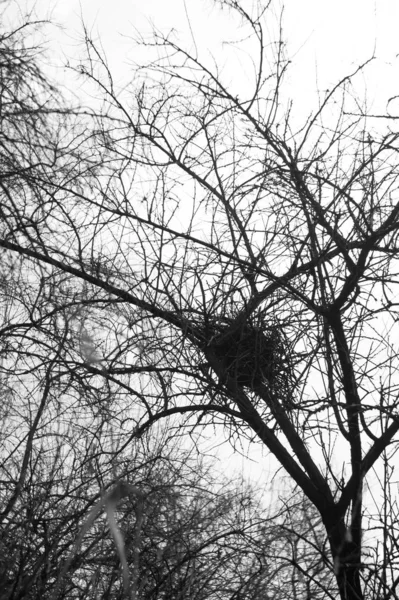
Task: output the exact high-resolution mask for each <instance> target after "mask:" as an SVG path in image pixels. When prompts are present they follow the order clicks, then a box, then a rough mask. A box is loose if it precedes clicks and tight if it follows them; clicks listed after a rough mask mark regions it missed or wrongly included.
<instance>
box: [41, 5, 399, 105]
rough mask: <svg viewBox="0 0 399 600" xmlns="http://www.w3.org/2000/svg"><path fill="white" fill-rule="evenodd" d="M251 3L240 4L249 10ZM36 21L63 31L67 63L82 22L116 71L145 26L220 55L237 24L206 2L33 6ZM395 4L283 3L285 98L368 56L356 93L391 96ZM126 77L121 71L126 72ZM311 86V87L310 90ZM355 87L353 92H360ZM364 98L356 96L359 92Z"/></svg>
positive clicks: (324, 83) (323, 84)
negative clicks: (287, 64) (46, 20)
mask: <svg viewBox="0 0 399 600" xmlns="http://www.w3.org/2000/svg"><path fill="white" fill-rule="evenodd" d="M253 4H254V2H253V0H244V6H246V7H248V8H250V7H251V6H252V5H253ZM282 4H283V3H282V2H274V3H273V6H274V14H275V18H270V19H269V23H270V35H272V34H273V28H274V30H275V27H276V22H277V16H278V15H279V13H280V12H281V9H282ZM36 7H37V11H38V13H39V14H40V13H42V14H43V12H45V13H47V14H48V13H49V10H50V11H51V14H52V18H53V19H54V20H56V21H57V22H59V23H60V24H61V25H62V26H63V27H64V28H65V29H64V34H63V35H62V36H61V35H60V36H59V37H58V43H59V49H61V50H62V51H63V52H64V53H65V55H66V56H68V57H71V56H74V55H75V56H76V55H77V54H78V53H79V44H78V40H79V37H80V34H81V30H82V27H81V22H82V18H83V20H84V22H85V24H86V26H87V27H88V29H89V31H90V32H91V34H92V35H93V37H94V38H96V39H101V43H102V45H103V47H104V49H105V52H106V54H107V56H108V58H109V60H110V63H111V66H113V68H114V69H115V70H118V69H121V72H122V71H123V66H124V64H125V62H126V59H127V57H130V58H134V59H138V60H140V56H138V54H137V53H138V51H137V49H136V50H135V54H134V56H132V44H131V42H130V39H129V38H130V37H131V36H132V35H134V30H135V29H136V30H138V31H140V32H142V33H145V32H149V31H150V29H151V23H153V24H154V25H155V26H156V27H157V28H159V29H161V30H162V31H164V32H166V31H169V30H171V29H175V30H177V32H178V33H179V36H180V39H181V40H182V42H184V44H185V47H188V46H190V45H191V48H193V40H195V43H196V45H197V46H198V48H200V51H202V52H206V49H207V48H210V49H211V51H212V52H213V53H214V54H215V53H216V54H217V52H220V51H221V50H220V41H221V40H222V39H224V38H225V39H234V38H236V39H237V38H238V37H239V35H238V34H239V33H240V32H239V27H238V26H239V22H238V21H237V20H234V19H232V18H231V17H229V15H228V12H227V11H226V10H224V11H223V12H222V11H220V10H219V9H218V8H217V7H215V3H214V1H213V0H68V1H61V0H58V1H56V0H53V2H50V4H49V2H48V0H38V1H37V2H36ZM398 22H399V3H398V2H397V0H334V2H327V1H325V0H301V1H300V2H299V1H298V0H286V1H285V2H284V13H283V35H284V38H285V39H286V40H287V42H288V48H287V52H288V54H289V56H290V57H291V58H292V59H293V66H292V68H291V71H290V84H291V89H292V95H293V96H297V97H298V101H299V99H300V97H303V99H304V100H305V102H306V101H307V100H308V98H307V96H308V94H310V93H311V90H312V89H314V88H315V87H316V86H317V87H318V88H319V89H320V90H324V89H326V88H328V87H330V86H331V85H333V84H334V83H335V82H336V81H337V80H338V79H339V78H342V77H343V76H345V75H347V74H348V73H350V72H352V71H353V69H354V68H355V67H356V66H357V65H358V64H359V63H361V62H363V61H365V60H367V59H369V58H370V57H371V56H372V55H373V54H376V55H377V57H378V58H379V60H378V61H376V63H375V65H374V66H371V67H370V68H369V69H368V71H367V76H366V79H365V81H364V84H363V85H367V94H368V97H369V98H370V100H371V101H374V102H376V103H377V104H379V103H380V102H381V100H382V98H384V100H385V98H387V97H388V98H389V97H390V96H392V95H394V94H395V93H397V90H396V87H395V86H396V82H397V81H399V78H398V66H399V61H398V59H397V57H396V55H397V54H398V53H399V37H398V35H397V23H398ZM125 72H126V70H125ZM316 81H317V83H316ZM361 85H362V84H361V82H359V86H361ZM361 93H363V90H362V91H361Z"/></svg>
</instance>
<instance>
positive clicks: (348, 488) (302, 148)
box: [0, 0, 399, 600]
mask: <svg viewBox="0 0 399 600" xmlns="http://www.w3.org/2000/svg"><path fill="white" fill-rule="evenodd" d="M219 4H221V5H223V6H224V7H229V8H230V9H231V11H232V13H233V14H235V15H238V16H239V17H240V19H241V24H242V25H241V26H242V28H243V33H245V35H251V36H253V40H254V44H256V47H257V54H256V55H254V56H253V63H254V65H255V66H256V72H255V76H254V79H253V84H252V86H249V85H248V86H247V87H246V88H245V89H243V90H242V92H240V93H239V94H238V95H237V91H236V89H237V86H236V85H234V83H232V82H231V81H229V78H228V77H226V76H225V73H224V71H223V69H221V68H219V67H218V65H217V64H216V63H215V64H214V66H213V67H210V66H209V65H208V62H206V61H202V59H201V57H200V56H198V55H197V54H196V53H195V52H193V53H190V52H189V51H188V50H186V49H185V48H184V47H180V45H179V42H178V41H177V40H176V39H175V37H174V35H173V34H171V35H170V36H163V35H162V34H161V33H159V32H158V33H155V34H154V37H153V38H152V40H151V41H148V40H147V41H145V40H141V43H144V44H146V45H147V46H148V47H150V49H151V51H152V52H155V53H156V59H155V60H152V61H151V62H150V63H149V64H148V65H146V66H144V67H140V68H138V67H137V70H136V73H135V77H134V78H133V79H132V83H131V85H130V87H128V88H127V89H126V88H124V89H122V90H119V89H118V86H117V83H116V82H115V81H114V79H113V74H112V72H111V71H110V70H109V68H108V65H107V61H106V57H105V56H103V55H102V53H101V50H100V48H99V47H98V46H97V45H96V44H95V43H94V42H93V40H92V39H91V38H90V36H89V34H88V33H87V31H86V38H85V39H86V57H85V58H83V59H82V62H81V64H80V65H79V69H78V71H79V76H80V77H81V78H82V80H83V81H86V82H87V84H88V85H90V90H92V89H93V86H95V89H97V94H98V96H99V97H100V98H101V102H100V103H96V105H95V106H94V105H93V106H86V107H76V106H70V105H68V103H66V102H64V101H63V100H62V98H61V96H60V95H59V94H58V92H57V86H56V85H55V84H52V83H49V82H48V79H47V78H46V77H45V75H44V74H43V70H41V69H40V67H39V62H38V58H37V56H36V54H35V51H34V50H32V49H31V48H29V47H27V46H26V45H24V43H23V39H24V38H23V33H24V31H23V28H22V29H21V28H18V29H16V30H15V31H14V32H13V33H9V32H3V34H2V36H1V40H0V42H1V48H0V56H1V72H2V78H1V82H0V85H1V88H0V94H1V132H0V153H1V165H0V193H1V208H0V211H1V213H0V216H1V234H0V248H2V279H1V285H0V293H1V295H2V312H3V315H2V327H1V335H0V343H1V360H2V362H1V378H2V389H1V394H2V396H3V398H4V401H3V408H2V410H3V411H4V421H5V424H6V426H5V427H4V428H3V431H2V437H3V440H4V451H5V454H4V456H5V458H4V462H3V465H4V467H3V468H4V469H5V471H6V472H7V473H8V475H7V476H5V480H6V487H7V490H8V491H7V492H6V493H5V496H4V509H3V513H2V514H3V518H5V519H7V518H8V516H9V515H10V514H12V512H13V510H14V508H15V507H17V506H18V502H19V501H20V499H21V497H22V496H21V494H22V490H23V488H24V485H25V484H26V481H27V477H28V473H29V472H30V469H32V468H33V467H32V461H33V462H34V461H35V460H39V458H38V457H39V455H40V453H47V452H55V451H56V450H55V449H56V448H60V449H61V446H59V445H57V436H62V437H63V438H64V439H66V438H67V437H68V436H69V435H71V436H72V437H71V439H75V437H74V436H76V435H77V434H76V429H75V427H76V424H79V429H80V430H81V431H82V430H84V429H87V430H90V431H91V432H93V431H95V439H96V443H97V444H98V445H99V447H101V451H102V452H103V453H105V454H107V455H108V454H109V455H110V456H111V455H112V460H114V461H117V460H118V458H119V457H123V456H125V453H126V452H128V451H129V448H131V447H132V446H133V445H134V444H135V443H136V440H140V439H141V438H142V436H145V435H147V434H149V435H151V433H150V432H151V430H152V428H153V427H155V426H156V423H157V422H159V421H161V420H163V419H166V418H169V419H171V423H172V425H171V427H173V431H174V433H175V435H176V436H183V435H186V434H187V435H190V434H193V432H194V431H197V432H198V431H200V430H201V428H209V427H211V428H212V427H214V428H216V429H217V428H224V430H225V431H227V432H228V436H229V438H230V440H231V442H232V443H233V444H239V443H240V440H243V439H247V440H250V441H251V443H256V442H258V443H260V444H262V445H264V446H265V448H267V450H268V451H269V452H271V453H272V454H273V455H274V457H275V458H276V459H277V461H278V463H279V464H280V465H281V466H282V467H283V469H284V470H285V472H286V473H287V474H288V475H289V477H290V478H291V479H292V481H293V482H294V483H295V485H296V486H297V487H298V488H299V489H300V490H301V491H302V493H303V494H304V497H306V498H307V501H308V502H309V503H310V505H311V506H313V507H314V509H315V511H316V513H317V514H318V515H319V516H320V519H321V522H322V524H323V527H324V530H325V535H326V536H327V538H328V541H329V549H323V552H322V555H323V557H324V558H323V560H324V565H325V566H324V568H323V569H320V577H319V573H318V572H317V573H316V574H313V575H311V578H310V580H311V581H312V584H313V583H314V582H315V581H316V583H317V585H318V589H319V591H320V590H322V591H323V593H324V594H325V596H323V597H337V596H336V595H334V594H335V592H330V591H329V588H328V587H327V588H326V586H325V585H324V584H323V581H324V579H323V577H326V575H325V572H326V571H327V572H328V573H330V574H333V575H334V576H335V578H336V584H337V588H338V590H339V591H338V593H339V596H340V598H341V599H342V600H346V599H350V600H355V599H356V600H360V599H362V598H366V597H367V598H376V599H377V598H386V599H387V600H388V598H396V597H397V592H396V587H397V583H398V581H399V579H398V576H397V564H396V563H397V544H398V538H397V533H396V529H395V521H396V516H397V506H396V496H395V494H394V491H395V490H396V488H395V484H394V480H393V479H392V474H393V469H394V464H395V460H396V451H397V433H398V430H399V419H398V392H397V390H398V380H397V369H396V363H397V356H398V342H397V340H398V335H397V307H398V302H397V299H396V295H397V291H396V283H397V282H396V277H397V274H396V259H397V254H398V251H399V246H398V230H399V204H398V198H397V195H398V190H397V184H398V163H397V152H398V136H399V134H398V132H397V130H396V120H395V118H392V116H391V115H388V114H387V115H378V116H379V117H380V118H379V119H378V120H377V119H373V118H372V117H373V116H372V115H369V114H368V112H367V110H366V108H364V106H366V104H365V103H362V102H361V101H360V100H358V99H357V98H356V96H355V92H354V90H355V88H354V82H355V81H356V77H357V76H358V75H359V74H361V73H362V72H363V70H364V69H366V68H367V65H361V66H359V67H358V68H357V69H356V70H355V71H354V72H353V73H352V74H349V75H348V76H347V77H345V78H344V79H343V80H341V81H339V82H337V84H336V85H335V86H334V87H333V88H332V89H331V90H329V91H327V92H325V93H324V94H321V95H320V101H319V103H318V105H316V106H315V107H314V108H312V107H309V115H308V117H307V119H306V120H305V121H303V122H301V123H298V121H297V119H294V117H293V116H292V112H291V108H290V106H291V105H290V102H289V100H288V99H287V98H286V97H285V96H284V93H285V91H284V90H285V88H284V85H285V75H286V73H287V72H288V71H289V59H288V58H287V57H286V56H285V53H284V44H283V40H282V39H281V38H277V39H275V40H274V39H272V40H270V39H267V36H266V34H265V26H264V24H265V19H268V18H269V12H268V11H269V5H271V3H268V4H267V5H264V6H262V3H260V5H259V6H258V9H259V10H258V12H256V9H253V10H251V11H249V9H247V8H246V3H245V2H237V1H235V0H224V1H223V2H220V3H219ZM226 18H230V17H229V15H228V14H226ZM254 47H255V46H254ZM374 116H375V115H374ZM50 430H51V432H52V433H51V434H49V433H48V432H49V431H50ZM205 430H206V429H205ZM44 434H45V435H46V436H47V437H43V436H44ZM93 439H94V438H93ZM53 441H54V444H53ZM73 443H74V444H75V443H76V444H77V443H78V440H77V441H76V442H75V441H74V442H73ZM4 451H3V452H4ZM60 451H61V450H60ZM37 453H38V454H37ZM35 457H36V458H35ZM68 460H69V461H70V462H69V465H70V466H71V467H72V465H73V464H74V463H73V461H72V460H71V459H70V458H69V459H68ZM54 464H55V463H54ZM38 465H40V461H39V462H38ZM35 468H36V467H35ZM37 469H40V466H37ZM33 470H34V469H33ZM365 492H367V494H366V501H363V500H364V498H363V496H364V493H365ZM308 534H309V535H311V532H310V531H309V532H308ZM308 534H307V535H308ZM307 539H310V538H309V537H308V538H307ZM299 568H300V567H299ZM330 589H332V588H330ZM231 597H237V598H239V597H247V596H240V595H237V594H236V596H231ZM248 597H249V596H248ZM312 597H313V596H312Z"/></svg>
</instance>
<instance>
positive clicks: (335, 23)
mask: <svg viewBox="0 0 399 600" xmlns="http://www.w3.org/2000/svg"><path fill="white" fill-rule="evenodd" d="M252 4H253V2H252V0H244V5H245V6H246V7H250V6H251V5H252ZM19 5H20V6H21V3H20V4H19ZM27 6H29V0H27ZM274 6H275V8H274V17H273V18H271V19H270V21H269V33H270V36H271V37H272V36H273V32H274V33H275V31H276V26H277V23H278V15H279V14H280V12H281V6H282V4H281V3H279V2H275V5H274ZM35 7H36V13H37V15H38V16H40V17H45V16H50V17H51V18H52V19H53V20H54V21H56V22H57V23H59V24H60V25H61V26H62V28H63V31H62V32H61V31H60V30H57V31H56V30H55V29H53V30H51V31H50V32H49V38H50V39H52V40H53V42H52V46H51V47H52V49H53V53H54V61H55V62H57V61H58V60H59V59H60V60H64V61H66V60H70V59H72V60H73V59H77V57H78V56H79V53H80V52H81V51H82V46H81V40H82V20H83V21H84V23H85V25H86V27H87V28H88V30H89V31H90V33H91V35H92V37H93V38H94V39H96V40H97V41H101V44H102V46H103V49H104V52H105V54H106V55H107V57H108V60H109V63H110V66H111V69H112V70H113V71H114V73H115V74H116V76H117V77H120V78H121V79H123V77H125V76H126V73H127V72H128V70H127V69H126V62H127V60H128V59H131V60H136V61H138V62H140V60H141V58H142V57H141V56H140V55H139V54H138V52H139V51H138V50H137V48H135V47H133V45H132V43H131V37H132V36H134V35H135V30H136V31H139V32H141V33H142V34H145V33H146V32H148V33H149V32H150V31H151V27H152V25H153V26H155V27H157V28H159V29H160V30H162V31H164V32H168V31H170V30H171V29H175V30H177V32H178V33H179V36H180V39H181V43H182V45H184V46H185V47H187V48H188V49H190V50H193V49H194V48H195V47H197V48H199V50H200V52H201V53H205V54H207V52H208V50H210V51H211V52H212V53H213V54H214V56H215V57H216V58H217V59H218V60H219V57H220V60H223V56H222V49H221V46H220V42H221V41H222V40H223V39H229V40H232V39H238V38H239V37H240V35H241V31H240V29H239V22H238V21H237V20H234V19H233V18H232V17H231V16H229V14H228V12H227V11H223V12H221V11H220V10H219V9H217V8H216V7H215V3H214V2H213V0H80V1H79V0H58V1H55V0H53V1H50V3H49V1H48V0H37V1H36V2H35ZM398 22H399V3H398V1H397V0H334V2H331V1H329V2H326V1H325V0H286V2H285V8H284V14H283V37H284V38H285V39H286V40H287V43H288V47H287V54H288V55H289V56H290V57H291V58H292V59H293V64H292V67H291V72H290V73H291V74H290V79H289V83H290V93H291V95H292V96H293V97H294V98H295V99H297V102H299V103H300V104H301V103H302V105H303V106H304V107H305V108H306V110H308V109H310V103H309V99H310V98H311V97H312V99H313V93H314V90H315V89H316V87H318V88H319V89H320V90H325V89H327V88H328V87H330V86H332V85H333V84H334V83H336V82H337V81H338V80H339V79H340V78H342V77H343V76H345V75H347V74H349V73H351V72H353V70H354V69H355V68H356V66H357V65H358V64H359V63H361V62H364V61H365V60H367V59H369V58H371V57H372V56H373V55H374V54H375V55H376V56H377V57H378V61H376V63H375V65H374V66H371V67H370V68H369V69H368V71H367V73H366V75H365V76H364V77H361V78H360V79H359V83H358V85H359V90H360V94H362V92H364V91H365V90H366V89H367V95H368V97H369V99H370V102H371V103H373V102H374V107H373V109H374V108H375V112H378V111H379V110H383V109H384V107H385V103H386V100H387V99H388V98H390V97H391V96H394V95H395V94H399V77H398V75H399V73H398V66H399V61H398V58H397V55H398V54H399V36H398V35H397V31H396V29H397V24H398ZM236 56H237V57H238V58H239V55H238V54H237V55H236ZM143 59H144V57H143ZM243 64H244V65H245V59H244V58H243ZM236 67H237V63H236V62H234V63H233V64H232V65H231V69H232V71H231V72H232V73H234V72H235V69H236ZM238 72H239V69H237V73H238ZM63 73H64V78H65V83H66V84H68V75H67V72H66V71H65V70H64V71H63V70H62V69H59V70H58V74H59V76H62V74H63ZM237 77H239V76H238V75H237ZM397 106H398V110H397V112H396V114H399V103H398V104H397ZM390 110H392V111H394V110H395V103H394V102H393V103H391V104H390ZM252 452H253V450H251V454H252ZM252 456H254V455H253V454H252ZM266 468H267V465H266Z"/></svg>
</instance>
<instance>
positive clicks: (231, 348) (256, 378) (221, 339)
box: [209, 322, 290, 388]
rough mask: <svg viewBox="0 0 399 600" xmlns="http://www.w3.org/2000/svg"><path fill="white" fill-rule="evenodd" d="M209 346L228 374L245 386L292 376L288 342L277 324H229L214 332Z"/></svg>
mask: <svg viewBox="0 0 399 600" xmlns="http://www.w3.org/2000/svg"><path fill="white" fill-rule="evenodd" d="M209 347H210V348H211V349H212V350H213V352H214V353H215V355H216V357H217V358H218V360H219V361H220V362H221V363H222V365H223V366H224V368H225V369H226V371H227V373H228V375H229V376H230V377H232V378H234V379H235V380H236V382H237V383H238V384H239V385H241V386H243V387H250V388H253V387H254V386H257V385H259V384H261V383H267V384H269V385H270V386H271V385H273V384H275V383H276V382H278V383H279V385H280V386H281V384H282V383H283V381H287V379H288V376H289V371H290V369H289V360H288V357H287V352H286V344H284V338H283V336H282V333H281V330H280V329H279V328H278V327H277V326H272V327H266V326H265V325H264V324H263V323H260V322H257V323H248V322H246V323H244V324H242V325H240V326H237V325H236V326H232V325H230V326H226V327H224V328H222V330H221V331H220V332H219V333H217V334H216V335H214V336H213V338H212V341H211V343H210V344H209Z"/></svg>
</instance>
